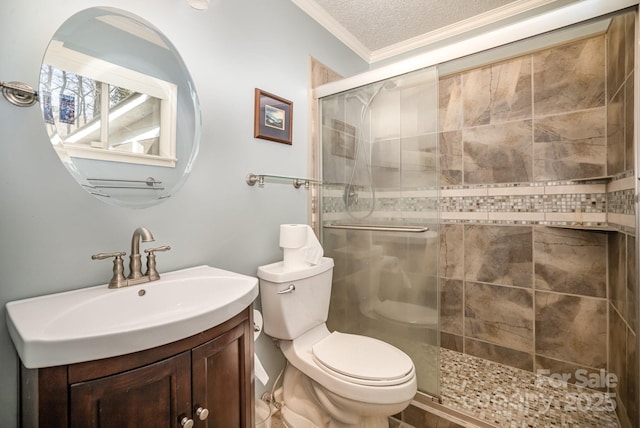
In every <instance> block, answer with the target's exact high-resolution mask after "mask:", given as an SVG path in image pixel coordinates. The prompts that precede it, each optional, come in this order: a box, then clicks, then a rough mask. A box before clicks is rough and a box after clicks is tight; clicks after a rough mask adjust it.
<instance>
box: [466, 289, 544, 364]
mask: <svg viewBox="0 0 640 428" xmlns="http://www.w3.org/2000/svg"><path fill="white" fill-rule="evenodd" d="M464 322H465V325H464V328H465V330H464V332H465V336H466V337H467V338H470V337H471V338H474V339H480V340H483V341H487V342H491V343H493V344H497V345H500V346H503V347H506V348H510V349H516V350H519V351H524V352H532V351H533V291H531V290H526V289H523V288H517V287H505V286H501V285H491V284H481V283H476V282H466V283H465V289H464ZM466 351H467V352H469V350H468V348H467V350H466ZM529 369H531V367H530V368H529Z"/></svg>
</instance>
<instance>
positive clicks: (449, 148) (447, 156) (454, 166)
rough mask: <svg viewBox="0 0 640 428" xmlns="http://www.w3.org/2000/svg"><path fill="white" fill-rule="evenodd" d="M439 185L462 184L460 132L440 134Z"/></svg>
mask: <svg viewBox="0 0 640 428" xmlns="http://www.w3.org/2000/svg"><path fill="white" fill-rule="evenodd" d="M438 150H439V152H440V185H441V186H452V185H457V184H462V132H461V131H448V132H441V133H440V140H439V144H438Z"/></svg>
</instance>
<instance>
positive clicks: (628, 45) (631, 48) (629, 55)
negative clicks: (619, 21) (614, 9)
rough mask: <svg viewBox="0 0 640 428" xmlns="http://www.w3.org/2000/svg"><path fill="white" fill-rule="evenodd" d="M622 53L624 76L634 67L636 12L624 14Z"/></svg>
mask: <svg viewBox="0 0 640 428" xmlns="http://www.w3.org/2000/svg"><path fill="white" fill-rule="evenodd" d="M624 27H625V28H624V32H625V35H624V51H625V57H626V61H625V76H629V73H631V72H632V71H633V68H634V67H635V53H636V48H635V45H636V44H635V39H636V12H635V11H630V12H627V13H625V14H624Z"/></svg>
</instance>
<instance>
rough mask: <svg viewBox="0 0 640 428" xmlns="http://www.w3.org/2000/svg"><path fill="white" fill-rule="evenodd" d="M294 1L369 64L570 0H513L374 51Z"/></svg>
mask: <svg viewBox="0 0 640 428" xmlns="http://www.w3.org/2000/svg"><path fill="white" fill-rule="evenodd" d="M291 1H292V2H293V3H294V4H295V5H296V6H298V7H299V8H300V9H302V10H303V11H304V12H305V13H306V14H307V15H309V16H310V17H311V18H313V19H314V20H315V21H316V22H318V23H319V24H320V25H322V26H323V27H324V28H325V29H326V30H327V31H329V32H330V33H331V34H333V35H334V36H335V37H336V38H337V39H338V40H340V41H341V42H342V43H344V44H345V45H346V46H347V47H348V48H349V49H351V50H352V51H353V52H355V53H356V54H357V55H358V56H359V57H360V58H362V59H363V60H365V61H366V62H367V63H369V64H372V63H374V62H377V61H381V60H384V59H388V58H391V57H394V56H397V55H401V54H405V53H407V52H410V51H413V50H415V49H420V48H423V47H426V46H429V45H431V44H433V43H436V42H439V41H443V40H446V39H449V38H451V37H455V36H458V35H461V34H464V33H467V32H470V31H474V30H477V29H480V28H484V27H488V26H495V25H496V24H498V23H499V22H501V21H503V20H506V19H509V18H513V17H515V16H519V15H523V14H527V13H530V12H532V11H535V10H536V9H539V8H542V7H545V6H549V5H552V4H554V3H557V4H558V5H559V6H558V7H560V6H563V5H566V4H567V3H568V1H567V0H517V1H514V2H513V3H510V4H507V5H504V6H502V7H499V8H496V9H493V10H490V11H487V12H485V13H483V14H480V15H477V16H474V17H472V18H469V19H465V20H463V21H460V22H456V23H454V24H451V25H448V26H445V27H442V28H439V29H438V30H434V31H431V32H428V33H425V34H421V35H419V36H416V37H413V38H411V39H408V40H406V41H403V42H400V43H396V44H393V45H390V46H387V47H385V48H381V49H378V50H375V51H372V50H370V49H368V48H367V47H366V46H364V45H363V44H362V43H361V42H360V41H359V40H358V39H356V38H355V36H354V35H353V34H351V32H349V31H348V30H347V29H346V28H345V27H343V26H342V25H341V24H340V23H338V21H336V20H335V19H334V18H333V17H332V16H331V15H329V14H328V13H327V12H326V11H325V10H324V9H323V8H321V7H320V6H318V5H317V4H316V2H315V1H313V0H291Z"/></svg>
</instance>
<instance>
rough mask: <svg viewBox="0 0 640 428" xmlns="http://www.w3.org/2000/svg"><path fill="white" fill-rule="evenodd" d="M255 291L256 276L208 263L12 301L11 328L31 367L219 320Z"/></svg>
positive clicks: (128, 348)
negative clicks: (141, 280)
mask: <svg viewBox="0 0 640 428" xmlns="http://www.w3.org/2000/svg"><path fill="white" fill-rule="evenodd" d="M257 296H258V279H257V278H254V277H251V276H246V275H242V274H238V273H234V272H229V271H226V270H222V269H217V268H213V267H210V266H198V267H193V268H189V269H183V270H178V271H174V272H168V273H164V274H163V275H162V278H161V279H160V280H157V281H153V282H148V283H145V284H140V285H135V286H130V287H125V288H119V289H109V288H107V285H106V284H105V285H100V286H95V287H89V288H83V289H79V290H73V291H68V292H64V293H57V294H51V295H46V296H41V297H34V298H30V299H24V300H17V301H14V302H9V303H7V306H6V308H7V326H8V329H9V334H10V336H11V339H12V340H13V343H14V344H15V347H16V349H17V351H18V354H19V355H20V359H21V360H22V363H23V364H24V365H25V367H27V368H40V367H52V366H58V365H64V364H72V363H79V362H82V361H90V360H97V359H101V358H107V357H113V356H117V355H124V354H128V353H131V352H137V351H141V350H144V349H149V348H153V347H156V346H160V345H164V344H167V343H171V342H174V341H176V340H180V339H183V338H185V337H189V336H192V335H194V334H197V333H200V332H201V331H204V330H207V329H209V328H211V327H215V326H216V325H218V324H221V323H223V322H225V321H227V320H228V319H230V318H232V317H233V316H234V315H236V314H238V313H239V312H240V311H242V310H243V309H245V308H246V307H247V306H249V305H250V304H251V303H252V302H253V301H254V300H255V298H256V297H257Z"/></svg>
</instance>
